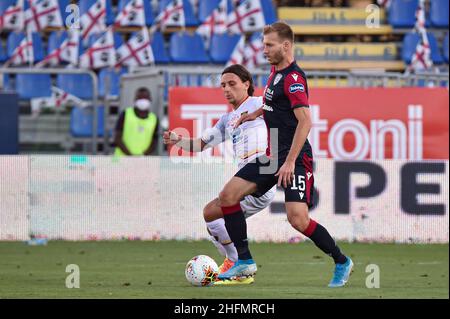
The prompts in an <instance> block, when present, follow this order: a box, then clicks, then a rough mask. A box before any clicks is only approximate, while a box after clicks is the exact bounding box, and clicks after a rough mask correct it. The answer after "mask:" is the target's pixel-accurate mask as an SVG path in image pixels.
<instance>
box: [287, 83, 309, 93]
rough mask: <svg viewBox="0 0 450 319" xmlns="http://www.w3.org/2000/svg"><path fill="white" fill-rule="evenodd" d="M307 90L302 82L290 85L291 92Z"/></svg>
mask: <svg viewBox="0 0 450 319" xmlns="http://www.w3.org/2000/svg"><path fill="white" fill-rule="evenodd" d="M298 91H300V92H305V86H304V85H303V84H301V83H294V84H292V85H291V86H290V87H289V93H295V92H298Z"/></svg>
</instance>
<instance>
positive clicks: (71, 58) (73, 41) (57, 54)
mask: <svg viewBox="0 0 450 319" xmlns="http://www.w3.org/2000/svg"><path fill="white" fill-rule="evenodd" d="M79 44H80V32H79V31H78V30H77V29H69V30H68V31H67V38H66V39H65V40H64V42H63V43H62V44H61V46H60V47H59V48H56V49H55V50H53V51H52V52H50V54H49V55H47V56H46V57H45V58H44V59H43V60H42V61H41V62H39V63H37V64H36V67H43V66H45V65H50V66H57V65H59V64H60V63H61V62H69V63H70V64H71V65H77V64H78V48H79Z"/></svg>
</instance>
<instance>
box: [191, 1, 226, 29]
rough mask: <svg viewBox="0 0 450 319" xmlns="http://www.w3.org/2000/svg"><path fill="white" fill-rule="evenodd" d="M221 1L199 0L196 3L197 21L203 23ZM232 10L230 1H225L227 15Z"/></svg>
mask: <svg viewBox="0 0 450 319" xmlns="http://www.w3.org/2000/svg"><path fill="white" fill-rule="evenodd" d="M220 1H221V0H199V2H198V20H199V21H200V23H203V22H204V21H205V20H206V18H208V17H209V16H210V15H211V13H212V12H213V10H214V9H216V8H217V7H218V6H219V3H220ZM232 9H233V3H232V2H231V0H227V10H228V13H229V12H231V10H232Z"/></svg>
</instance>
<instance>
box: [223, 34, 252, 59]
mask: <svg viewBox="0 0 450 319" xmlns="http://www.w3.org/2000/svg"><path fill="white" fill-rule="evenodd" d="M246 63H247V61H246V60H245V35H242V36H241V38H240V39H239V42H238V43H237V44H236V46H235V47H234V50H233V52H232V53H231V57H230V60H229V61H228V62H227V64H226V66H229V65H232V64H242V65H246Z"/></svg>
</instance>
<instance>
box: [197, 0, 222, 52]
mask: <svg viewBox="0 0 450 319" xmlns="http://www.w3.org/2000/svg"><path fill="white" fill-rule="evenodd" d="M196 32H197V33H198V34H200V35H201V36H202V38H203V41H204V43H205V46H206V48H209V46H210V41H211V38H212V36H213V34H214V33H216V34H223V33H225V32H227V0H221V1H220V3H219V6H218V7H217V8H215V9H214V10H213V12H212V13H211V14H210V15H209V16H208V17H207V18H206V20H205V22H203V24H201V25H200V26H199V27H198V28H197V30H196Z"/></svg>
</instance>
